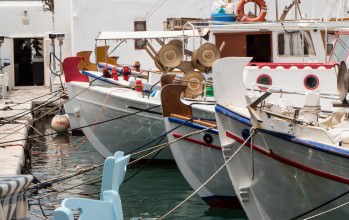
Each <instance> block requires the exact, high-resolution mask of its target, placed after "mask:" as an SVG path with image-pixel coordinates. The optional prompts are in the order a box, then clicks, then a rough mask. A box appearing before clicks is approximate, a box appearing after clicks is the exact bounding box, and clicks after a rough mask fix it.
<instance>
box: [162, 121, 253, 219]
mask: <svg viewBox="0 0 349 220" xmlns="http://www.w3.org/2000/svg"><path fill="white" fill-rule="evenodd" d="M255 134H256V129H255V128H254V127H252V128H251V130H250V136H248V137H247V138H246V140H245V141H244V143H242V144H241V145H240V146H239V147H238V148H237V150H236V151H235V152H234V153H233V154H232V155H231V156H230V157H229V158H228V159H227V160H226V161H225V163H224V164H222V166H220V167H219V168H218V169H217V170H216V171H215V172H214V173H213V174H212V175H211V177H209V178H208V179H207V180H206V181H205V182H204V183H203V184H201V186H199V187H198V188H197V189H196V190H195V191H194V192H193V193H192V194H190V195H189V196H188V197H187V198H186V199H184V200H183V201H182V202H181V203H179V204H178V205H177V206H176V207H174V208H173V209H171V210H170V211H169V212H167V213H166V214H164V215H163V216H161V217H160V218H159V220H162V219H164V218H166V217H167V216H169V215H170V214H171V213H172V212H174V211H175V210H177V209H178V208H179V207H181V206H182V205H183V204H184V203H186V202H187V201H188V200H189V199H191V198H192V197H193V196H194V195H195V194H196V193H197V192H199V191H200V190H201V189H202V188H203V187H204V186H206V185H207V183H209V182H210V181H211V180H212V179H213V178H214V177H215V176H216V175H217V174H218V173H219V172H220V171H221V170H222V169H223V168H224V167H225V166H226V165H227V164H228V163H229V162H230V161H231V160H232V159H233V158H234V157H235V155H237V154H238V153H239V152H240V150H241V149H242V148H243V147H244V146H245V145H246V143H247V142H248V141H249V140H250V139H252V137H253V136H254V135H255Z"/></svg>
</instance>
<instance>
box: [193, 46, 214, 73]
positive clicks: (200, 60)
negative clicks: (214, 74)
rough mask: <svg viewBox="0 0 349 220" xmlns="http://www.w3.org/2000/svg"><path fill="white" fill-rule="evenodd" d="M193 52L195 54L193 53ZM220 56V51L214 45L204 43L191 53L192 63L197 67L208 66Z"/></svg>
mask: <svg viewBox="0 0 349 220" xmlns="http://www.w3.org/2000/svg"><path fill="white" fill-rule="evenodd" d="M194 54H195V55H194ZM219 58H220V52H219V49H218V48H217V46H216V45H214V44H212V43H204V44H203V45H201V46H200V47H199V48H198V49H197V50H196V51H195V52H194V53H193V58H192V59H193V65H194V66H195V67H197V68H198V69H201V68H202V67H205V68H210V67H212V65H213V63H214V62H215V61H216V60H218V59H219Z"/></svg>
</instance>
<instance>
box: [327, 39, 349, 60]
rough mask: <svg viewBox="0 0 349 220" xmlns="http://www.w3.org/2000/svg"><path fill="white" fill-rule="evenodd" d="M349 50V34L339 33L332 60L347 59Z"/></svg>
mask: <svg viewBox="0 0 349 220" xmlns="http://www.w3.org/2000/svg"><path fill="white" fill-rule="evenodd" d="M348 52H349V35H339V36H338V39H337V42H336V44H335V46H334V49H333V51H332V55H331V58H330V62H333V63H337V62H341V61H345V60H346V59H347V57H348Z"/></svg>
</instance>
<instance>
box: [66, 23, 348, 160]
mask: <svg viewBox="0 0 349 220" xmlns="http://www.w3.org/2000/svg"><path fill="white" fill-rule="evenodd" d="M346 25H347V24H346V22H343V21H337V22H323V23H320V24H319V21H308V20H307V21H299V20H297V21H294V20H293V21H282V22H280V21H278V22H250V23H242V22H235V23H224V24H221V23H217V22H213V23H207V25H203V24H202V23H199V24H195V25H194V24H188V26H189V27H194V28H193V29H192V30H185V31H160V32H158V31H155V32H148V31H138V32H101V33H100V34H99V35H98V36H97V40H98V41H99V42H103V43H104V44H106V42H107V41H124V40H130V39H136V40H141V39H148V41H147V43H145V45H146V47H145V50H146V51H147V53H148V54H149V55H150V56H151V57H152V58H153V61H154V63H155V66H157V67H158V69H159V70H160V72H161V73H170V72H171V71H172V70H174V69H179V70H180V71H179V72H180V73H181V74H183V73H184V74H183V78H182V80H183V81H186V82H195V83H196V85H200V86H199V87H195V88H194V89H193V88H192V86H189V87H188V88H190V87H191V88H190V89H191V90H192V91H191V92H193V90H195V92H194V93H195V94H193V93H192V94H189V96H190V95H192V96H193V97H196V96H200V95H201V94H203V91H204V89H203V88H204V84H205V83H203V82H205V81H206V80H207V79H209V78H210V77H212V75H210V74H205V73H210V72H211V71H210V66H212V63H213V61H214V60H216V59H217V58H219V57H220V56H223V57H224V56H246V57H248V56H251V57H253V60H252V62H251V63H250V66H251V74H249V75H250V76H251V77H250V78H248V79H246V82H245V84H248V85H252V84H253V85H254V84H256V82H258V83H260V82H263V84H268V83H269V84H268V85H270V84H272V82H275V80H276V79H273V78H272V77H274V75H268V74H266V72H267V70H266V69H268V68H269V69H272V68H273V67H271V65H261V62H264V63H268V62H275V63H276V62H277V63H286V62H287V63H293V64H296V63H312V64H311V65H313V66H316V65H317V64H319V65H318V66H319V67H320V65H321V68H318V71H317V72H321V71H322V70H321V69H322V68H325V69H327V68H328V69H330V72H333V70H332V69H333V67H331V66H328V67H327V66H324V65H322V64H323V63H325V62H326V60H327V59H328V56H327V51H326V50H327V48H326V47H327V46H328V45H332V43H331V42H329V41H328V39H330V38H331V37H330V36H332V34H334V29H336V28H339V27H343V26H346ZM184 28H187V27H184ZM208 30H209V32H208ZM207 36H209V39H208V40H209V41H210V42H215V43H209V42H206V41H205V40H204V38H205V39H207ZM196 37H197V38H196ZM173 38H175V39H173ZM194 38H195V39H197V40H193V41H192V42H191V43H190V44H188V45H186V44H183V42H188V41H189V39H194ZM150 41H155V42H157V43H159V45H160V46H161V48H160V49H159V50H156V49H154V47H153V46H151V45H150V44H149V42H150ZM204 42H205V43H204ZM324 42H325V43H324ZM198 45H199V47H198ZM222 45H225V46H224V47H223V46H222ZM104 46H106V45H104ZM218 48H219V49H218ZM105 54H108V53H105ZM188 57H189V59H188ZM105 63H108V62H105ZM309 65H310V64H309ZM311 65H310V69H309V67H308V65H303V66H302V65H301V66H302V67H304V68H305V70H308V74H307V75H305V76H304V77H305V78H304V80H306V81H310V84H314V83H315V86H317V83H316V82H317V81H316V80H317V78H316V77H313V75H315V74H312V73H311V71H312V70H313V69H314V68H312V67H311ZM293 66H296V65H293ZM107 67H108V66H107ZM274 67H275V68H273V71H274V73H275V75H277V74H278V73H279V72H282V70H281V69H280V68H284V69H285V68H290V67H291V65H288V66H287V65H284V66H283V67H282V66H281V67H280V66H274ZM296 67H297V66H296ZM253 68H257V71H256V73H258V74H252V72H253V71H254V70H253ZM258 68H259V69H258ZM292 68H294V67H292ZM322 72H323V73H321V74H323V75H326V72H327V71H326V70H325V71H322ZM175 74H176V75H178V73H175ZM160 75H161V74H155V73H154V72H150V73H149V78H148V79H147V80H148V83H149V85H151V86H149V87H150V90H149V91H145V90H142V91H141V92H137V91H136V90H133V89H132V88H131V89H130V88H129V89H126V88H125V87H122V88H112V87H110V88H106V87H104V86H99V87H98V86H90V84H88V83H80V82H68V83H67V88H68V92H69V93H70V94H75V96H76V97H75V99H72V100H71V101H70V103H71V104H68V105H66V106H67V107H66V108H65V109H66V112H67V113H68V115H69V117H70V118H75V119H73V121H77V122H78V123H77V125H78V127H84V126H87V125H92V124H94V123H96V121H101V120H102V121H105V120H111V119H113V118H118V117H122V116H121V115H120V112H123V114H135V116H134V117H138V118H137V119H135V120H132V121H131V123H130V122H128V121H127V119H129V118H125V119H123V120H124V123H121V124H122V126H121V127H120V126H119V125H117V124H116V123H117V122H119V121H120V122H121V121H122V120H114V121H113V123H114V122H115V124H114V125H111V127H112V128H118V129H119V130H113V131H112V129H110V128H109V127H107V126H96V127H95V128H94V129H91V128H87V127H84V128H83V129H82V130H83V131H84V133H85V135H86V136H87V137H89V138H90V139H91V140H90V142H91V143H92V144H93V145H94V146H95V148H96V149H97V151H99V152H101V153H102V155H110V154H111V153H112V152H113V151H114V150H113V149H114V148H115V146H113V145H114V144H118V145H119V146H123V145H124V144H126V145H132V146H133V147H134V148H135V149H136V148H138V147H141V146H142V145H143V144H144V143H147V142H148V141H151V140H153V139H155V138H156V137H159V136H161V135H162V134H164V133H165V129H164V127H163V125H161V121H162V118H161V117H162V116H161V112H162V111H161V108H160V100H159V93H160V90H157V89H154V88H156V87H154V85H155V84H156V85H158V83H157V82H159V81H160V80H159V78H160ZM308 75H309V76H308ZM308 78H309V79H308ZM328 78H330V79H331V77H328ZM106 80H108V81H111V79H106ZM273 80H274V81H273ZM321 80H327V78H326V79H325V78H322V77H321ZM135 81H137V80H135ZM314 81H315V82H314ZM139 82H142V86H143V88H144V87H146V86H147V84H146V83H143V82H144V81H139ZM195 83H194V84H195ZM258 83H257V84H258ZM330 84H331V86H330V87H331V89H330V90H329V92H331V91H333V90H335V89H333V88H335V86H332V83H330ZM156 85H155V86H156ZM323 85H325V84H322V83H321V84H320V87H322V86H323ZM307 86H308V85H307ZM310 86H313V85H310ZM311 89H314V88H311ZM82 91H84V92H83V93H82ZM144 92H146V93H144ZM80 93H81V94H80ZM108 94H110V97H111V98H110V99H109V98H108V100H104V99H105V97H106V95H107V97H109V95H108ZM115 94H118V99H120V100H118V99H114V98H112V97H114V95H115ZM70 96H71V97H74V95H70ZM83 96H84V97H83ZM82 97H83V98H82ZM104 101H105V104H104ZM120 103H122V104H120ZM155 105H159V107H155ZM120 106H123V107H120ZM329 108H330V107H329ZM87 109H88V111H87ZM102 110H103V111H105V112H108V114H106V113H103V114H102V116H101V119H99V120H96V112H100V111H102ZM114 111H119V114H117V113H115V112H114ZM136 111H139V112H140V113H141V114H139V115H140V116H138V113H137V114H136V113H135V112H136ZM92 112H94V113H92ZM136 115H137V116H136ZM203 117H204V118H214V116H213V113H212V114H211V115H206V116H203ZM78 118H80V119H78ZM150 118H151V120H149V119H150ZM153 120H154V123H153V122H152V121H153ZM138 121H140V124H141V125H137V123H138ZM110 123H112V122H110ZM130 124H131V125H130ZM126 125H130V126H126ZM133 126H134V127H133ZM126 127H129V128H130V129H128V128H126ZM153 127H155V128H157V129H154V130H153ZM130 131H132V132H134V133H135V135H133V136H139V137H141V138H139V139H137V138H134V137H133V138H132V141H131V140H130V138H126V137H130V133H129V132H130ZM135 131H137V132H135ZM138 131H139V133H138ZM143 131H146V132H145V133H142V132H143ZM161 131H162V132H161ZM114 132H115V133H117V134H118V135H114ZM120 134H125V136H123V137H122V136H121V135H120ZM132 134H133V133H132ZM136 134H137V135H136ZM119 137H122V138H121V139H122V140H120V141H119V140H117V138H119ZM136 140H138V141H136ZM164 140H165V139H164ZM129 141H130V142H129ZM119 150H123V151H125V152H127V153H129V151H128V150H125V149H123V148H121V149H119Z"/></svg>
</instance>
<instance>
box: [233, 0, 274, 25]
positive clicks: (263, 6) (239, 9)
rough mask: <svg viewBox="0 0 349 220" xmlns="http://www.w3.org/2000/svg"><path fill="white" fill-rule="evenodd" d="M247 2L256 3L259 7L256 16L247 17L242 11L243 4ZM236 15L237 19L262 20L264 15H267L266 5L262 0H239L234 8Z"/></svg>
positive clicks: (246, 20) (247, 20) (245, 20)
mask: <svg viewBox="0 0 349 220" xmlns="http://www.w3.org/2000/svg"><path fill="white" fill-rule="evenodd" d="M248 2H254V3H256V4H257V5H258V7H259V9H260V11H261V12H260V13H259V15H258V16H257V17H255V18H249V17H247V16H246V15H245V12H244V6H245V4H246V3H248ZM236 15H237V18H238V20H239V21H244V22H258V21H264V20H265V16H266V15H267V5H266V3H265V1H264V0H240V2H239V4H238V6H237V8H236Z"/></svg>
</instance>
